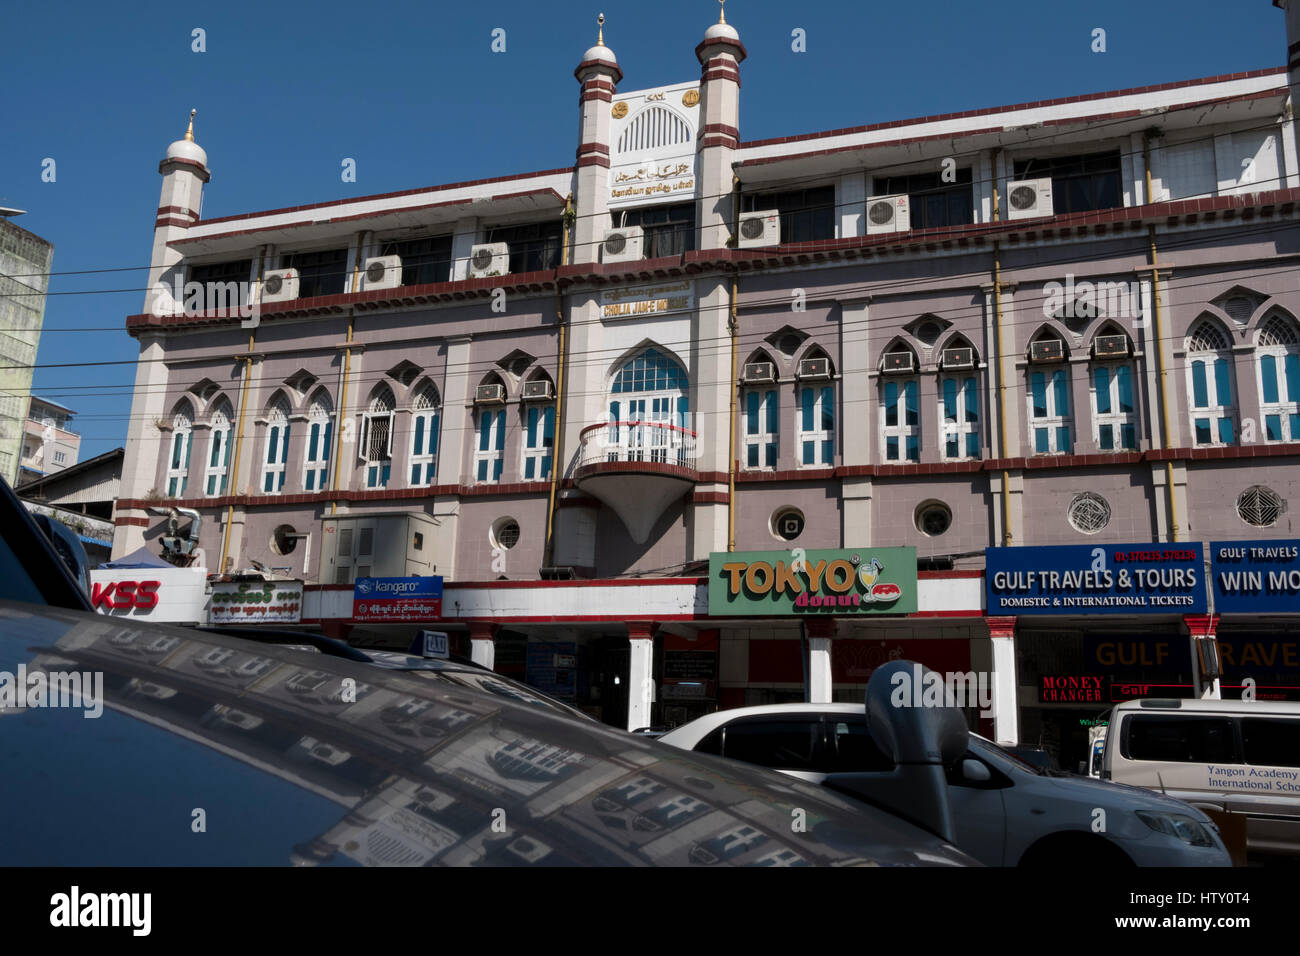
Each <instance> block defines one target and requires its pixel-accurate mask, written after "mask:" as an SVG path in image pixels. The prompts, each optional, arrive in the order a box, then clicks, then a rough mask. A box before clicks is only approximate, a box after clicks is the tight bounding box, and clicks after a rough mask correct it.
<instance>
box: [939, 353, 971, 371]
mask: <svg viewBox="0 0 1300 956" xmlns="http://www.w3.org/2000/svg"><path fill="white" fill-rule="evenodd" d="M943 367H944V368H974V367H975V350H974V349H944V350H943Z"/></svg>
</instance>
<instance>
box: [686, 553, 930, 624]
mask: <svg viewBox="0 0 1300 956" xmlns="http://www.w3.org/2000/svg"><path fill="white" fill-rule="evenodd" d="M915 612H916V549H915V548H857V549H844V550H825V551H805V550H804V549H803V548H794V549H791V550H789V551H731V552H727V551H722V552H715V553H714V554H711V555H710V556H709V614H711V615H736V614H744V615H761V616H767V617H771V616H775V615H785V614H813V615H815V614H837V615H838V614H844V615H850V614H853V615H858V614H914V613H915Z"/></svg>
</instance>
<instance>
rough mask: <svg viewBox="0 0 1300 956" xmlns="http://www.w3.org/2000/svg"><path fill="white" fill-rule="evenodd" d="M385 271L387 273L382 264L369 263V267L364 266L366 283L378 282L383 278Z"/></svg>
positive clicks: (385, 267) (377, 262)
mask: <svg viewBox="0 0 1300 956" xmlns="http://www.w3.org/2000/svg"><path fill="white" fill-rule="evenodd" d="M385 271H387V266H385V265H384V264H383V263H382V262H379V261H376V262H372V263H370V265H368V266H366V281H367V282H378V281H379V280H380V279H382V278H383V277H384V272H385Z"/></svg>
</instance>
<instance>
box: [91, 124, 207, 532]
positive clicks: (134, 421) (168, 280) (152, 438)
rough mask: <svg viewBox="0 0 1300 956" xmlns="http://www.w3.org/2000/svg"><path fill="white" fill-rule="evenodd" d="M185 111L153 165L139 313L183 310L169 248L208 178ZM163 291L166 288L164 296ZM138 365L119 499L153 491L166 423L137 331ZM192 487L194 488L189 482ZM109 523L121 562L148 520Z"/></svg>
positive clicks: (146, 335) (126, 515) (152, 351)
mask: <svg viewBox="0 0 1300 956" xmlns="http://www.w3.org/2000/svg"><path fill="white" fill-rule="evenodd" d="M195 112H196V111H195V110H190V125H189V128H188V129H187V130H186V131H185V138H184V139H178V140H177V141H176V142H174V143H172V144H171V145H170V146H168V147H167V152H166V154H165V155H164V156H163V160H162V162H161V163H159V164H158V172H159V173H161V174H162V177H163V185H162V195H161V197H160V198H159V200H158V214H157V217H156V218H155V220H154V228H153V252H152V254H151V255H150V258H149V280H148V284H147V285H146V286H145V290H146V291H145V296H144V313H145V314H146V315H150V314H153V313H154V312H155V311H157V312H158V314H160V315H170V314H175V313H179V312H181V311H182V308H183V306H184V296H182V297H181V301H179V302H177V301H173V299H174V290H175V282H176V279H177V278H183V276H181V275H180V272H181V261H182V259H183V256H182V255H181V253H180V252H178V251H177V250H176V249H174V248H172V247H171V246H170V245H169V243H170V242H172V241H173V240H175V239H179V238H180V237H181V236H184V235H185V233H186V231H187V230H188V229H189V227H190V226H191V225H193V224H194V223H195V222H197V221H198V218H199V210H200V208H201V207H202V204H203V184H204V183H206V182H207V181H208V180H209V179H210V178H211V176H210V174H209V173H208V154H207V153H205V152H204V151H203V149H202V147H200V146H199V145H198V143H196V142H194V114H195ZM162 287H165V291H164V290H163V288H162ZM138 338H139V340H140V364H139V365H137V366H136V371H135V396H134V398H133V399H132V401H131V422H130V426H129V427H128V429H127V440H126V453H125V455H124V457H123V459H122V494H121V497H122V498H124V499H141V498H144V497H145V496H146V495H147V494H148V493H149V492H150V491H151V490H152V491H155V492H156V491H158V490H159V489H158V488H157V487H156V485H157V484H158V483H159V478H158V465H159V454H160V452H161V450H162V446H163V443H164V438H165V435H164V433H163V432H160V430H159V429H158V427H157V426H156V425H155V422H163V423H164V424H166V423H167V418H168V411H169V409H167V408H165V407H164V403H165V401H166V396H167V365H166V363H165V362H164V361H163V359H164V358H165V357H166V354H165V349H164V347H163V337H162V335H161V334H160V333H158V332H153V331H141V332H140V333H139V335H138ZM190 484H191V487H194V486H195V483H194V482H193V481H192V480H191V483H190ZM114 519H115V520H117V521H120V522H121V523H120V524H118V526H117V527H116V528H115V529H114V532H113V557H115V558H120V557H121V556H122V555H124V554H127V553H128V552H131V551H134V550H135V549H136V548H138V547H140V546H141V545H142V544H143V543H144V529H145V527H147V526H148V524H150V523H151V522H152V521H154V520H156V519H153V518H150V517H149V514H148V512H147V511H146V510H144V509H142V508H122V507H120V506H118V507H117V508H115V511H114Z"/></svg>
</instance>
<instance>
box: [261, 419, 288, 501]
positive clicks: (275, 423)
mask: <svg viewBox="0 0 1300 956" xmlns="http://www.w3.org/2000/svg"><path fill="white" fill-rule="evenodd" d="M277 441H278V442H279V443H280V449H279V453H278V455H277V453H276V450H275V448H274V447H273V445H274V443H275V442H277ZM277 459H278V460H277ZM288 461H289V412H288V410H287V409H286V408H285V407H284V406H283V405H281V404H280V403H278V402H277V403H275V404H273V405H272V406H271V409H270V411H269V412H268V414H267V416H266V441H265V442H264V443H263V446H262V479H261V481H260V482H259V483H258V488H259V490H260V491H261V493H262V494H264V495H278V494H280V492H282V491H283V490H284V477H285V474H286V472H287V470H288V469H287V468H286V467H285V466H286V464H287V463H288ZM268 480H269V483H270V485H271V487H270V488H269V489H268V488H267V487H266V486H267V484H268Z"/></svg>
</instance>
